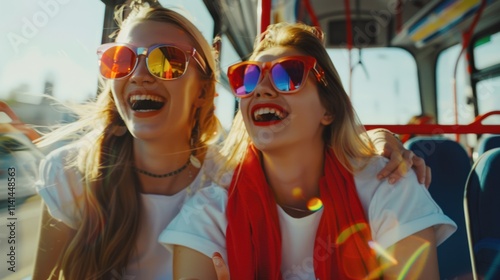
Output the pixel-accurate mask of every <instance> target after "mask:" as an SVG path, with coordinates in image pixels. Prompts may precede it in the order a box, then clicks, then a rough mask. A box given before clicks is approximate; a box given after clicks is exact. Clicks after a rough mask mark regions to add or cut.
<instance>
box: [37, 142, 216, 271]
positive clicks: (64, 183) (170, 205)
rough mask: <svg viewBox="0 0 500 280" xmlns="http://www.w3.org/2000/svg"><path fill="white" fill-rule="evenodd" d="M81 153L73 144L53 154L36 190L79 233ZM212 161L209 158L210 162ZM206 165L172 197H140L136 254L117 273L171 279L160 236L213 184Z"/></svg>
mask: <svg viewBox="0 0 500 280" xmlns="http://www.w3.org/2000/svg"><path fill="white" fill-rule="evenodd" d="M77 152H78V145H77V144H71V145H68V146H65V147H62V148H60V149H57V150H55V151H53V152H51V153H50V154H49V155H48V156H47V157H46V159H45V160H44V161H42V163H41V165H40V178H39V180H38V181H37V183H36V189H37V191H38V193H39V194H40V196H41V197H42V199H43V200H44V202H45V204H46V205H47V207H48V210H49V212H50V214H51V215H52V216H53V217H54V218H56V219H58V220H60V221H62V222H64V223H65V224H66V225H68V226H69V227H71V228H74V229H77V228H78V225H79V224H80V222H81V219H82V209H79V208H78V205H82V203H80V204H78V203H76V202H77V201H80V202H82V193H83V185H82V184H81V183H80V182H82V176H81V174H80V172H79V171H78V170H77V169H76V168H74V167H68V166H70V164H69V161H70V160H72V159H73V158H74V156H75V155H76V153H77ZM208 158H209V157H208V156H207V159H208ZM207 162H208V161H207V160H206V161H205V164H204V165H203V167H202V169H201V170H200V172H199V173H198V175H197V177H196V178H195V180H194V181H193V182H192V183H191V185H190V186H189V187H188V188H185V189H184V190H182V191H180V192H178V193H176V194H174V195H171V196H166V195H156V194H141V200H142V201H141V202H142V205H143V207H144V208H143V209H141V210H142V215H141V220H140V226H139V233H138V234H139V235H138V239H137V244H136V249H137V250H136V251H135V253H134V254H133V255H132V257H131V260H130V262H129V265H128V267H127V269H126V270H124V271H118V272H117V273H118V275H120V276H121V277H123V278H124V279H125V278H127V276H129V277H134V279H152V280H155V279H162V280H165V279H172V254H171V253H170V252H169V251H167V250H165V247H163V246H161V245H160V244H159V243H158V236H159V234H160V232H161V231H162V230H164V229H165V227H166V226H167V225H168V224H169V222H170V221H171V220H172V219H173V218H174V217H175V216H176V215H177V214H178V213H179V211H180V209H181V208H182V205H183V203H184V202H185V201H186V200H187V199H188V198H189V197H191V196H192V194H193V193H194V192H195V190H194V189H193V188H196V190H197V189H199V188H201V187H205V186H208V185H210V184H211V180H210V179H209V178H208V176H206V169H207V168H208V166H210V164H208V163H207Z"/></svg>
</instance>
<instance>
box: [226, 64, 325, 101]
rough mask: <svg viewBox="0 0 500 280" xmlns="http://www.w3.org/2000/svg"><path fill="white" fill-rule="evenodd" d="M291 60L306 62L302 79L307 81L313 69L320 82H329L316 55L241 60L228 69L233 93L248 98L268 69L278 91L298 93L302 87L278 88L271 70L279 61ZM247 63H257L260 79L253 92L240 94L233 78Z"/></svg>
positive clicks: (272, 82)
mask: <svg viewBox="0 0 500 280" xmlns="http://www.w3.org/2000/svg"><path fill="white" fill-rule="evenodd" d="M289 60H298V61H301V62H302V63H304V73H303V76H302V81H305V80H306V79H307V76H308V75H309V71H311V70H313V72H314V73H313V74H314V76H315V77H316V80H317V81H318V82H319V83H321V84H323V85H324V86H326V85H327V82H326V79H325V72H324V71H323V69H322V68H321V66H319V64H318V63H317V61H316V59H315V58H314V57H312V56H305V55H295V56H285V57H281V58H278V59H275V60H273V61H267V62H259V61H242V62H239V63H236V64H233V65H231V66H229V67H228V70H227V77H228V79H229V85H230V86H231V89H232V91H233V94H234V95H235V96H236V97H238V98H247V97H250V96H252V95H253V93H254V92H255V88H257V85H258V84H260V83H261V82H262V80H263V79H264V78H265V77H266V76H267V75H266V74H265V71H266V70H267V71H268V72H269V73H270V75H271V79H270V80H271V84H272V85H273V88H274V89H275V90H276V91H277V92H279V93H281V94H293V93H296V92H297V91H299V90H301V89H302V87H300V88H297V89H294V90H289V91H282V90H280V89H278V87H277V86H276V84H275V82H274V79H273V78H272V74H271V73H272V72H270V70H271V69H272V68H273V67H274V66H275V65H276V64H279V63H281V62H284V61H289ZM246 65H255V66H257V67H258V68H259V70H260V75H259V79H258V81H257V83H256V84H255V88H254V89H253V90H252V91H251V92H249V93H248V94H245V95H238V94H236V89H235V88H234V87H233V84H232V83H231V80H232V79H233V77H235V75H236V70H237V69H238V68H240V67H243V66H246Z"/></svg>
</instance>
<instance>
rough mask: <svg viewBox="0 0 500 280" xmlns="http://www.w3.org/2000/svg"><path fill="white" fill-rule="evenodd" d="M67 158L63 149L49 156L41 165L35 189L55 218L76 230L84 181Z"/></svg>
mask: <svg viewBox="0 0 500 280" xmlns="http://www.w3.org/2000/svg"><path fill="white" fill-rule="evenodd" d="M67 157H68V151H66V150H65V149H64V148H62V149H58V150H55V151H53V152H52V153H50V154H49V155H48V156H47V157H46V158H45V159H44V160H43V161H42V162H41V163H40V172H39V178H38V180H37V182H36V183H35V188H36V191H37V192H38V194H39V195H40V196H41V197H42V199H43V201H44V203H45V204H46V205H47V208H48V210H49V213H50V214H51V215H52V217H54V218H55V219H57V220H60V221H62V222H63V223H65V224H66V225H68V226H69V227H71V228H73V229H76V228H77V225H78V224H79V222H80V221H81V211H80V208H79V205H80V204H79V203H81V202H82V201H81V199H82V197H83V195H82V184H81V182H82V177H81V175H80V174H79V172H78V171H77V170H76V167H70V165H69V164H68V162H67V159H68V158H67Z"/></svg>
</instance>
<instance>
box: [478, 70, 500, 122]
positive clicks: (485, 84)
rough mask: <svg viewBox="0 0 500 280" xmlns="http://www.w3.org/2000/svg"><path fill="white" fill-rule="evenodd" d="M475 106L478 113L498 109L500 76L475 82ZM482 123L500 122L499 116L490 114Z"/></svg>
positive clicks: (499, 108) (499, 104) (499, 102)
mask: <svg viewBox="0 0 500 280" xmlns="http://www.w3.org/2000/svg"><path fill="white" fill-rule="evenodd" d="M477 106H478V109H479V114H484V113H487V112H491V111H498V110H500V77H495V78H492V79H487V80H482V81H480V82H478V83H477ZM483 124H500V116H499V115H491V116H489V117H487V118H486V119H484V120H483Z"/></svg>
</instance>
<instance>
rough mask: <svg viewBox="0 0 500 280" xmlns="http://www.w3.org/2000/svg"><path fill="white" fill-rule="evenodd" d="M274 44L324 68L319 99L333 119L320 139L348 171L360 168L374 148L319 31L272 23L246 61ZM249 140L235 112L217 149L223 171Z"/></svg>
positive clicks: (238, 157) (230, 166) (238, 158)
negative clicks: (222, 162)
mask: <svg viewBox="0 0 500 280" xmlns="http://www.w3.org/2000/svg"><path fill="white" fill-rule="evenodd" d="M274 47H291V48H294V49H296V50H298V51H300V52H301V53H303V54H305V55H309V56H312V57H314V58H315V59H316V61H317V63H318V64H319V66H320V67H321V68H322V69H323V70H324V73H325V79H326V86H325V85H324V84H323V83H318V92H319V98H320V100H321V103H322V104H323V106H324V107H325V109H326V110H327V112H328V113H329V114H331V115H332V116H333V122H332V123H331V124H330V125H328V126H326V127H325V130H324V132H323V140H324V142H325V144H326V145H327V146H328V147H330V148H331V149H333V151H334V152H335V154H336V155H337V157H338V159H339V161H340V162H341V163H342V164H343V165H344V166H345V167H346V168H347V169H348V170H350V171H351V172H354V171H355V170H356V169H357V167H359V168H361V167H362V166H363V163H364V162H366V160H365V159H367V158H369V157H372V156H374V155H375V150H374V147H373V144H372V143H371V142H370V140H369V138H368V136H367V135H366V131H365V129H364V127H363V125H361V123H360V121H359V119H358V117H357V116H356V113H355V111H354V108H353V106H352V104H351V101H350V100H349V97H348V95H347V93H346V92H345V90H344V87H343V86H342V82H341V80H340V77H339V75H338V73H337V70H336V69H335V67H334V65H333V63H332V61H331V59H330V56H329V55H328V53H327V51H326V49H325V47H324V45H323V33H322V32H321V31H320V30H319V29H317V28H315V27H311V26H308V25H306V24H302V23H285V22H282V23H277V24H272V25H270V26H269V27H268V28H267V30H266V31H265V32H263V33H262V34H261V35H259V36H258V37H257V38H256V41H255V44H254V50H253V52H252V54H251V56H250V58H249V60H252V59H255V57H256V56H257V55H258V54H259V53H261V52H263V51H265V50H267V49H270V48H274ZM250 143H251V139H250V137H249V135H248V133H247V131H246V129H245V125H244V123H243V118H242V116H241V112H238V113H237V114H236V117H235V119H234V121H233V127H232V128H231V131H230V132H229V134H228V137H227V139H226V141H225V142H224V144H223V147H222V149H221V156H222V157H223V158H226V159H227V161H226V164H225V168H224V170H232V169H234V168H235V167H236V165H237V164H238V163H239V162H240V161H241V159H242V157H244V154H245V152H246V149H247V147H248V145H249V144H250ZM353 160H354V161H355V162H356V161H358V160H359V164H356V166H354V165H353ZM221 174H223V173H221Z"/></svg>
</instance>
